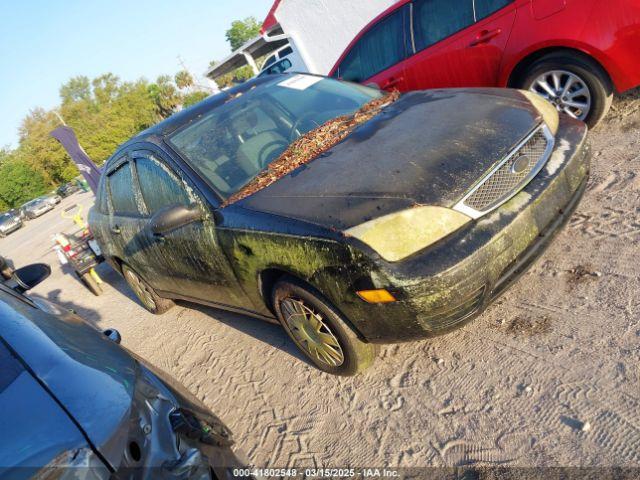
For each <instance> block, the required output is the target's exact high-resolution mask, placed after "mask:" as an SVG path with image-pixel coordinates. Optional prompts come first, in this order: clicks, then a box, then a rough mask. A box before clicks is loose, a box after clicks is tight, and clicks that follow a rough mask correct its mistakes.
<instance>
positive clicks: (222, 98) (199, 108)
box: [116, 72, 292, 153]
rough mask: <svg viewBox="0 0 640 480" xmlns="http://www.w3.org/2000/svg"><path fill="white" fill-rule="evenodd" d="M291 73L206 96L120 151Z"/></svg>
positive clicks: (197, 118)
mask: <svg viewBox="0 0 640 480" xmlns="http://www.w3.org/2000/svg"><path fill="white" fill-rule="evenodd" d="M291 75H292V73H289V72H287V73H283V74H274V75H270V76H268V77H266V78H264V77H254V78H252V79H250V80H247V81H246V82H244V83H241V84H240V85H236V86H235V87H232V88H230V89H228V90H224V91H222V92H220V93H217V94H215V95H212V96H210V97H208V98H205V99H204V100H202V101H201V102H199V103H196V104H195V105H193V106H191V107H189V108H185V109H184V110H182V111H180V112H178V113H174V114H173V115H171V116H170V117H169V118H167V119H165V120H163V121H161V122H160V123H158V124H156V125H154V126H153V127H150V128H148V129H146V130H143V131H142V132H140V133H139V134H138V135H136V136H135V137H133V138H131V140H129V141H127V142H126V143H124V144H122V146H121V147H120V148H118V151H120V150H122V149H123V148H125V147H127V146H129V145H130V144H131V143H139V142H141V141H145V140H148V139H151V138H153V137H166V136H167V135H170V134H172V133H173V132H175V131H176V130H178V129H180V128H181V127H183V126H185V125H187V124H189V123H191V122H193V121H194V120H199V119H200V118H201V117H202V116H203V115H204V114H206V113H208V112H210V111H211V110H213V109H214V108H216V107H219V106H220V105H224V104H225V103H226V102H228V101H229V100H231V99H233V98H235V97H237V96H238V95H242V94H243V93H245V92H247V91H249V90H252V89H253V88H256V87H259V86H260V85H263V84H265V83H271V82H272V81H273V79H274V78H277V77H287V76H291ZM116 153H117V152H116Z"/></svg>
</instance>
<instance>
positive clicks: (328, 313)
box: [271, 276, 377, 376]
mask: <svg viewBox="0 0 640 480" xmlns="http://www.w3.org/2000/svg"><path fill="white" fill-rule="evenodd" d="M271 301H272V305H273V306H274V309H275V312H276V316H277V318H278V320H279V321H280V324H281V325H282V327H283V328H284V329H285V331H286V332H287V334H288V335H289V337H290V338H291V340H293V342H294V343H295V344H296V346H297V347H298V348H299V349H300V351H301V352H302V353H304V355H305V357H307V358H308V359H309V360H310V361H311V362H312V363H313V364H314V365H315V366H316V367H317V368H318V369H320V370H322V371H324V372H327V373H330V374H333V375H344V376H349V375H355V374H356V373H358V372H361V371H363V370H365V369H366V368H367V367H369V366H370V365H371V364H372V363H373V361H374V360H375V357H376V353H377V348H376V345H373V344H370V343H366V342H363V341H362V340H360V339H359V338H358V336H357V335H356V334H355V333H354V331H353V330H352V328H351V327H350V326H349V325H348V323H347V322H346V321H345V319H344V317H343V316H342V315H341V314H340V313H338V311H337V310H336V309H335V308H334V307H332V306H331V304H330V303H329V302H328V301H327V300H326V299H325V298H324V297H323V296H322V295H321V294H320V293H319V292H318V291H316V290H315V289H313V288H312V287H309V286H308V285H305V284H304V283H302V282H300V281H299V280H297V279H295V278H293V277H288V276H287V277H284V278H282V279H281V280H279V281H278V282H277V283H276V284H275V285H274V287H273V291H272V296H271ZM292 305H295V306H296V307H298V308H301V309H302V311H304V312H305V313H307V314H308V315H309V316H305V315H302V314H300V313H299V312H300V311H301V310H295V307H292ZM292 311H295V312H296V313H298V314H297V315H291V312H292ZM309 319H311V321H313V320H314V319H315V320H316V322H317V321H318V319H319V322H317V323H316V324H315V325H312V323H311V321H310V320H309ZM294 321H295V322H296V323H299V322H302V323H304V324H305V325H306V326H307V327H308V328H307V330H304V327H303V326H302V325H300V323H299V324H298V325H297V326H296V325H294V324H293V323H294ZM318 323H320V324H321V325H320V327H318ZM313 327H315V328H313ZM308 332H311V333H310V334H309V333H308ZM320 334H324V335H323V336H322V337H319V336H318V335H320ZM314 339H315V340H314ZM316 340H319V341H321V342H326V343H323V344H322V346H321V347H320V348H321V349H322V351H321V350H319V349H318V345H321V344H320V343H319V342H317V341H316ZM327 352H328V353H327Z"/></svg>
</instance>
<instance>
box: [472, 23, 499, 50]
mask: <svg viewBox="0 0 640 480" xmlns="http://www.w3.org/2000/svg"><path fill="white" fill-rule="evenodd" d="M501 33H502V29H501V28H496V29H495V30H482V31H481V32H480V33H478V36H477V37H476V39H475V40H474V41H473V42H471V43H470V44H469V46H470V47H475V46H476V45H481V44H483V43H487V42H489V40H491V39H492V38H495V37H497V36H498V35H500V34H501Z"/></svg>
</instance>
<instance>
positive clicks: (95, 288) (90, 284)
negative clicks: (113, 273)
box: [80, 273, 102, 297]
mask: <svg viewBox="0 0 640 480" xmlns="http://www.w3.org/2000/svg"><path fill="white" fill-rule="evenodd" d="M80 280H82V283H84V286H85V287H87V288H88V289H89V291H90V292H91V293H93V294H94V295H95V296H96V297H99V296H100V295H102V287H101V286H100V284H99V283H98V282H96V279H95V278H93V277H92V276H91V274H90V273H85V274H83V275H81V276H80Z"/></svg>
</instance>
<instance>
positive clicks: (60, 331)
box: [0, 292, 138, 465]
mask: <svg viewBox="0 0 640 480" xmlns="http://www.w3.org/2000/svg"><path fill="white" fill-rule="evenodd" d="M49 308H50V309H55V308H56V307H55V306H51V305H50V306H49ZM54 313H55V314H54ZM0 336H2V338H3V339H4V340H5V341H6V342H7V343H8V344H9V345H10V346H11V348H12V349H13V350H14V351H15V352H16V354H17V355H19V356H20V357H21V358H22V360H23V361H24V362H25V363H26V364H27V365H28V366H29V368H30V369H31V370H32V372H33V374H34V375H35V376H36V377H37V378H38V379H39V380H41V381H42V382H43V383H44V384H45V385H46V386H47V387H48V388H49V390H50V391H51V393H52V394H53V395H54V396H55V397H56V398H57V399H58V401H59V402H60V403H61V404H62V405H64V407H65V408H66V410H67V411H68V412H69V413H70V415H71V416H72V417H73V418H74V419H75V421H76V422H77V423H78V425H79V426H80V427H81V428H82V430H84V432H85V434H86V435H87V437H88V438H89V439H90V440H91V442H92V443H93V445H94V446H95V447H96V448H97V449H98V450H99V451H100V452H101V453H102V455H103V456H104V457H105V459H106V460H107V461H109V462H110V463H111V464H112V465H114V464H117V463H118V462H119V458H117V455H121V452H118V451H117V450H118V449H116V448H111V447H115V443H120V441H121V439H122V433H123V432H122V429H123V425H127V424H128V418H129V416H130V408H131V405H132V399H133V391H134V386H135V383H136V371H137V368H138V367H137V362H136V361H135V360H134V359H133V358H131V357H130V356H129V355H128V353H127V352H126V351H125V350H124V349H122V348H121V347H119V346H118V345H117V344H115V343H114V342H112V341H111V340H109V339H107V337H105V336H104V335H102V334H101V332H99V331H98V330H96V329H95V328H94V327H92V326H91V325H90V324H88V323H87V322H85V321H84V320H82V319H80V318H79V317H77V316H76V315H73V314H71V313H69V312H66V311H64V310H62V309H59V310H58V311H57V312H55V311H53V312H52V313H47V312H45V311H42V310H40V309H39V308H35V307H34V306H31V305H30V304H29V303H28V302H27V301H25V300H23V299H21V298H19V297H17V296H14V295H12V294H9V293H2V292H0ZM110 452H112V453H110ZM110 457H112V458H110Z"/></svg>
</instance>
